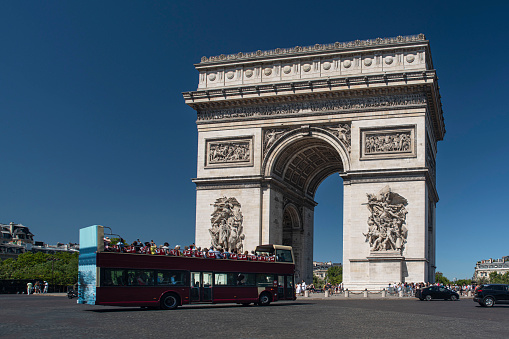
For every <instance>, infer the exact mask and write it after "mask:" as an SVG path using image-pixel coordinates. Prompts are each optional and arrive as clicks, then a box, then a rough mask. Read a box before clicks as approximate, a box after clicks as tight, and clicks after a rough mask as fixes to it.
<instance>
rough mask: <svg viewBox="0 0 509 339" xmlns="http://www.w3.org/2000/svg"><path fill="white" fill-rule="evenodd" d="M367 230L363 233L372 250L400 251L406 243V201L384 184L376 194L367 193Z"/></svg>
mask: <svg viewBox="0 0 509 339" xmlns="http://www.w3.org/2000/svg"><path fill="white" fill-rule="evenodd" d="M367 196H368V203H367V204H366V205H367V207H368V209H369V211H370V214H371V215H370V216H369V217H368V232H367V233H363V235H364V236H365V237H366V241H367V242H368V243H369V246H370V249H371V251H372V252H380V251H399V252H400V253H401V251H402V250H403V247H404V244H405V243H406V239H407V235H408V229H407V227H406V225H405V223H406V215H407V213H408V212H407V210H406V209H405V206H407V205H408V201H407V200H406V199H405V198H403V197H402V196H401V195H399V194H397V193H394V192H391V189H390V188H389V186H385V187H384V188H383V189H382V190H381V191H380V192H378V194H369V193H368V194H367Z"/></svg>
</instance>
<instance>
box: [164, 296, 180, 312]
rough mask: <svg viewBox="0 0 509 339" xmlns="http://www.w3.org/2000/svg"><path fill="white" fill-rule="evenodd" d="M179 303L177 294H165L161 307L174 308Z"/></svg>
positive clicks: (165, 308)
mask: <svg viewBox="0 0 509 339" xmlns="http://www.w3.org/2000/svg"><path fill="white" fill-rule="evenodd" d="M178 305H179V299H178V297H177V296H176V295H175V294H172V293H170V294H165V295H164V296H163V298H162V299H161V308H162V309H163V310H174V309H176V308H177V307H178Z"/></svg>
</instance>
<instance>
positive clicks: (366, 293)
mask: <svg viewBox="0 0 509 339" xmlns="http://www.w3.org/2000/svg"><path fill="white" fill-rule="evenodd" d="M367 297H368V289H367V288H365V289H364V298H367Z"/></svg>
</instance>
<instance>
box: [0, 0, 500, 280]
mask: <svg viewBox="0 0 509 339" xmlns="http://www.w3.org/2000/svg"><path fill="white" fill-rule="evenodd" d="M508 13H509V5H508V3H507V2H506V1H498V2H497V1H488V2H483V3H479V2H470V1H457V2H453V1H444V2H443V3H442V1H425V2H422V1H420V2H419V1H413V2H412V1H389V2H388V1H350V2H346V1H327V2H323V1H313V2H309V1H291V2H279V1H256V2H246V1H221V2H212V1H90V0H87V1H8V0H5V1H1V2H0V31H1V32H2V34H1V35H0V46H1V49H2V52H1V53H0V118H1V120H0V123H1V128H2V134H1V135H2V142H1V147H0V159H1V161H2V166H1V172H0V173H1V175H0V183H1V185H0V189H1V195H0V197H1V198H0V199H1V201H0V222H2V223H8V222H11V221H13V222H16V223H22V224H24V225H27V226H29V227H30V229H31V230H32V232H33V233H34V234H35V235H36V239H37V240H41V241H44V242H48V243H56V242H57V241H60V242H69V241H71V242H77V241H78V229H79V228H81V227H84V226H88V225H92V224H101V225H106V226H110V227H112V228H113V229H114V231H116V232H118V233H121V234H122V235H124V237H126V239H127V240H129V241H132V240H134V238H138V237H139V238H141V239H144V240H149V239H154V240H157V241H158V242H163V241H169V242H170V243H171V244H177V243H179V244H187V243H191V242H193V240H194V220H195V186H194V184H193V183H192V182H191V178H193V177H195V176H196V149H197V132H196V125H195V120H196V114H195V112H194V111H193V110H192V109H191V108H189V107H187V106H186V105H185V104H184V100H183V98H182V95H181V92H183V91H190V90H195V89H196V87H197V84H198V73H197V72H196V70H195V69H194V67H193V63H197V62H199V61H200V58H201V57H202V56H203V55H207V56H210V55H218V54H221V53H225V54H226V53H236V52H239V51H243V52H249V51H256V50H258V49H261V50H266V49H273V48H277V47H292V46H296V45H300V46H305V45H312V44H315V43H331V42H335V41H351V40H355V39H369V38H376V37H392V36H398V35H409V34H417V33H424V34H426V37H427V38H428V39H429V40H430V41H431V50H432V54H433V61H434V64H435V68H436V69H437V71H438V75H439V78H440V80H439V84H440V86H441V89H440V91H441V95H442V103H443V105H444V107H443V108H444V114H445V122H446V129H447V133H446V135H445V140H444V141H441V142H440V143H439V147H438V159H437V177H438V192H439V195H440V202H439V203H438V205H437V266H438V270H439V271H442V272H444V274H445V275H446V276H447V277H449V278H454V277H456V278H464V277H471V276H472V273H473V268H474V265H475V262H476V261H477V260H480V259H485V258H490V257H493V258H499V257H501V256H503V255H509V246H508V242H507V239H509V225H508V222H507V214H506V211H507V210H508V207H507V206H505V204H506V203H507V202H508V199H507V197H508V194H509V189H508V188H509V184H508V181H507V174H508V168H509V156H508V153H509V142H508V140H509V139H508V133H507V131H506V130H507V126H508V122H509V114H508V113H509V112H508V110H509V109H508V108H507V107H508V106H507V90H508V85H507V76H508V68H509V67H508V64H509V62H508V56H507V55H508V54H509V47H508V43H507V41H508V36H509V34H508V33H509V29H508V26H507V14H508ZM341 185H342V182H341V179H339V177H337V176H331V177H329V178H328V179H327V180H326V181H325V182H324V183H323V184H322V185H321V186H320V188H319V190H318V193H317V196H316V201H317V202H318V203H319V205H318V207H317V208H316V213H315V225H316V226H315V251H314V259H315V260H322V261H325V260H332V261H335V262H341V261H342V257H341V253H342V249H341V239H342V228H341V220H342V216H341V208H342V189H341Z"/></svg>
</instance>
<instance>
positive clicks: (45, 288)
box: [42, 281, 49, 293]
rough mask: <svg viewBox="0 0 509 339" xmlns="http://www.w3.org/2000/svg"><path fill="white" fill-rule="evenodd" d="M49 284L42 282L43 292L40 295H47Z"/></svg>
mask: <svg viewBox="0 0 509 339" xmlns="http://www.w3.org/2000/svg"><path fill="white" fill-rule="evenodd" d="M48 289H49V284H48V282H47V281H45V282H44V291H43V292H42V293H48Z"/></svg>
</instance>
